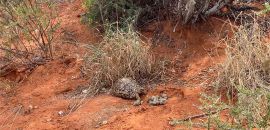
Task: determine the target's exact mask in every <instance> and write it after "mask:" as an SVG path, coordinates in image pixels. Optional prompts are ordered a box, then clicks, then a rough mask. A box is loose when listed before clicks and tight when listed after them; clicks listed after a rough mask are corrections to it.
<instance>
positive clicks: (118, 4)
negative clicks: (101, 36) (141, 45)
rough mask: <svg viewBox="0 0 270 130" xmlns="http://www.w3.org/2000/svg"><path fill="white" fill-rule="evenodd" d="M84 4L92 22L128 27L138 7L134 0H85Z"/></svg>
mask: <svg viewBox="0 0 270 130" xmlns="http://www.w3.org/2000/svg"><path fill="white" fill-rule="evenodd" d="M84 6H85V7H86V8H87V9H88V13H87V14H86V17H87V21H88V22H89V23H90V24H99V25H102V26H103V25H106V24H109V25H112V24H113V25H114V26H118V27H128V25H129V24H130V23H131V22H132V20H133V19H134V17H135V16H136V14H137V11H138V7H137V6H136V5H135V3H134V2H133V0H85V2H84Z"/></svg>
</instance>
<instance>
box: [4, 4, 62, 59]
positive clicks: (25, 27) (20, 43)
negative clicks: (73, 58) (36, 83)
mask: <svg viewBox="0 0 270 130" xmlns="http://www.w3.org/2000/svg"><path fill="white" fill-rule="evenodd" d="M0 11H1V15H0V28H1V31H0V32H1V38H2V40H3V42H2V43H1V44H0V49H1V50H3V51H4V52H5V53H6V56H7V57H9V58H10V59H12V58H15V59H20V60H22V61H31V59H32V58H33V57H37V56H38V57H44V58H48V59H53V42H54V39H55V33H56V31H57V28H58V26H59V22H58V21H57V20H56V10H55V6H54V4H53V3H51V2H49V1H46V0H45V1H42V2H38V1H31V0H17V1H16V0H15V1H9V0H8V1H0ZM13 60H14V59H13Z"/></svg>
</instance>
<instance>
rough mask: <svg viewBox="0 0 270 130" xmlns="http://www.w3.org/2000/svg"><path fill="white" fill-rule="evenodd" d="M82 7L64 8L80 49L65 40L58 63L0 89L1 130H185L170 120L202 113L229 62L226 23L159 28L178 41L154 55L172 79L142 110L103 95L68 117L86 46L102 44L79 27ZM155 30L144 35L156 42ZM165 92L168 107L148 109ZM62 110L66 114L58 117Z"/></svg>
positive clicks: (67, 28) (162, 45) (64, 22)
mask: <svg viewBox="0 0 270 130" xmlns="http://www.w3.org/2000/svg"><path fill="white" fill-rule="evenodd" d="M81 5H82V0H74V1H73V2H70V3H69V2H60V3H59V17H60V20H61V23H62V30H63V31H64V32H66V34H67V36H68V37H72V38H73V40H76V43H77V44H69V43H66V42H65V40H66V38H65V36H61V37H60V38H59V40H58V41H57V45H56V51H57V53H58V54H57V55H58V58H56V59H55V60H54V61H51V62H49V63H47V64H45V65H42V66H39V67H37V68H36V69H35V70H34V72H33V73H32V74H31V75H29V76H28V77H27V78H26V79H25V80H24V81H23V82H22V83H19V84H18V85H17V86H16V87H15V88H12V89H10V90H4V89H1V88H0V95H1V96H0V129H1V130H8V129H18V130H19V129H26V130H39V129H42V130H55V129H71V130H73V129H103V130H121V129H123V130H170V129H177V128H181V126H178V127H173V126H170V125H169V123H168V121H169V120H170V119H174V118H184V117H187V116H190V115H194V114H200V113H201V111H200V110H198V109H197V106H198V105H200V102H199V98H200V93H202V92H204V91H205V90H206V89H207V87H209V83H210V82H211V80H212V79H213V76H214V75H215V73H216V72H215V67H216V65H217V64H218V63H220V62H221V61H222V60H223V58H224V47H223V46H222V44H221V43H220V42H219V38H220V37H222V35H226V34H222V33H221V32H224V30H223V31H221V30H222V29H224V28H223V23H222V22H221V21H220V20H217V19H216V18H211V20H210V21H209V22H207V23H204V24H198V25H197V26H193V27H181V26H178V27H177V28H176V30H175V32H173V31H172V30H173V28H174V25H170V24H168V22H161V23H159V24H160V25H161V26H163V32H164V35H167V36H169V37H170V38H172V39H173V40H174V42H172V43H171V44H173V47H171V46H168V45H166V44H165V43H166V41H161V42H159V43H158V44H157V46H156V47H155V48H153V53H154V54H155V55H158V56H162V57H165V58H168V59H169V60H170V61H171V62H172V67H170V70H169V71H170V75H171V77H172V80H171V81H168V82H166V83H163V84H158V85H153V86H154V87H153V90H151V91H150V92H148V94H147V95H145V96H144V97H143V100H144V103H143V104H142V105H141V106H133V105H132V101H129V100H123V99H121V98H117V97H113V96H110V95H107V94H102V95H99V96H96V97H92V98H90V97H88V98H85V100H84V101H83V103H82V105H80V107H79V108H77V109H76V110H74V111H73V112H71V113H68V112H69V110H70V109H69V108H70V106H71V107H72V106H73V105H74V104H75V103H76V101H77V100H76V99H73V98H71V97H72V96H69V95H68V93H70V92H72V91H73V90H76V89H77V88H78V87H79V86H80V85H83V84H85V83H86V81H85V79H83V78H82V77H81V73H80V67H81V65H82V57H83V55H84V49H83V46H84V45H87V44H93V43H95V42H96V41H98V39H99V38H98V36H97V33H96V32H95V29H93V28H89V27H87V26H85V25H83V24H81V23H80V18H78V17H77V16H78V15H79V14H81V13H83V12H84V10H83V9H82V7H81ZM155 25H156V24H153V27H152V26H150V27H148V28H149V30H150V31H148V32H142V34H144V35H145V36H146V37H147V38H149V39H151V38H152V35H153V31H154V30H153V28H154V26H155ZM151 29H152V31H151ZM64 34H65V33H64ZM69 34H71V35H69ZM149 41H151V40H149ZM161 92H165V93H167V94H168V96H169V99H168V102H167V103H166V104H165V105H163V106H149V105H148V104H147V99H148V98H149V97H150V96H153V95H157V94H159V93H161ZM79 101H80V100H79ZM60 111H63V112H64V113H67V115H64V116H59V114H58V113H59V112H60ZM102 123H103V124H102ZM182 128H183V129H185V127H182ZM194 129H201V128H194Z"/></svg>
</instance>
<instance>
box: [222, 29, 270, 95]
mask: <svg viewBox="0 0 270 130" xmlns="http://www.w3.org/2000/svg"><path fill="white" fill-rule="evenodd" d="M226 42H227V49H226V53H227V59H226V61H225V62H224V64H223V66H222V68H223V69H222V70H221V73H220V75H219V81H218V86H222V87H226V88H229V89H231V88H232V87H234V86H243V87H246V88H250V89H254V88H258V87H259V88H264V89H266V90H268V91H270V88H269V85H270V75H269V72H270V64H269V60H270V59H269V57H270V45H269V43H265V42H264V40H263V37H262V32H261V31H260V29H259V25H258V24H254V25H253V27H252V28H246V27H245V26H240V27H239V29H238V31H236V32H235V35H234V37H232V38H230V39H228V40H227V41H226Z"/></svg>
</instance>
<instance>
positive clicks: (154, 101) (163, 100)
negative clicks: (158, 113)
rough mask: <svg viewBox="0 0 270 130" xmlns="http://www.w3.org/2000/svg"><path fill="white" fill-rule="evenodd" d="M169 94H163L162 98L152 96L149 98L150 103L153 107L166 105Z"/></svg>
mask: <svg viewBox="0 0 270 130" xmlns="http://www.w3.org/2000/svg"><path fill="white" fill-rule="evenodd" d="M167 99H168V97H167V94H161V95H160V96H152V97H150V98H149V100H148V103H149V104H150V105H153V106H158V105H164V104H166V102H167Z"/></svg>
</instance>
